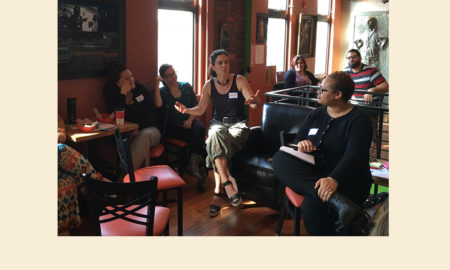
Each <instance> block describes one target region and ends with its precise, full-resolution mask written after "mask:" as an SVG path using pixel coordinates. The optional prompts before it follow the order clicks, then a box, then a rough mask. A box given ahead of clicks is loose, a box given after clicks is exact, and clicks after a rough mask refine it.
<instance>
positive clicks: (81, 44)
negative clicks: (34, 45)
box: [58, 0, 125, 80]
mask: <svg viewBox="0 0 450 270" xmlns="http://www.w3.org/2000/svg"><path fill="white" fill-rule="evenodd" d="M110 62H119V63H122V64H125V1H124V0H58V80H67V79H79V78H89V77H103V76H106V68H107V65H108V63H110Z"/></svg>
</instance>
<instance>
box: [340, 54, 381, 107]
mask: <svg viewBox="0 0 450 270" xmlns="http://www.w3.org/2000/svg"><path fill="white" fill-rule="evenodd" d="M347 60H348V66H347V67H346V68H345V69H344V71H345V72H347V73H348V74H350V76H351V77H352V79H353V81H354V82H355V90H365V91H369V92H377V93H386V92H388V91H389V84H388V83H387V82H386V80H385V79H384V77H383V75H382V74H381V72H380V71H379V70H378V69H376V68H375V67H373V66H368V65H365V64H363V63H362V62H361V54H360V53H359V51H358V50H356V49H351V50H349V51H348V53H347ZM372 96H373V95H371V94H363V93H357V92H355V94H354V95H353V98H354V99H360V100H362V99H364V101H365V102H366V103H371V102H372V100H374V99H373V97H372ZM380 99H381V98H380Z"/></svg>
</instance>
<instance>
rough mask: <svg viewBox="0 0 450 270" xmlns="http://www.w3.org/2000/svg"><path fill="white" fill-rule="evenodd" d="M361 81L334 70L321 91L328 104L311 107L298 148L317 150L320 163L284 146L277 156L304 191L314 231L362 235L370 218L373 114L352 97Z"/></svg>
mask: <svg viewBox="0 0 450 270" xmlns="http://www.w3.org/2000/svg"><path fill="white" fill-rule="evenodd" d="M354 87H355V84H354V82H353V80H352V78H351V77H350V75H348V74H347V73H346V72H343V71H338V72H334V73H332V74H330V75H329V76H328V77H326V78H325V80H324V81H323V82H322V86H321V88H320V90H319V91H318V95H319V96H318V102H319V104H321V105H322V106H320V107H319V108H317V109H315V110H314V111H312V112H310V113H309V114H308V115H307V117H306V118H305V120H304V122H303V123H302V126H301V128H300V130H299V131H298V133H297V136H296V140H297V141H298V151H300V152H305V153H311V154H312V155H313V156H314V160H315V165H311V164H309V163H306V162H304V161H302V160H300V159H298V158H296V157H294V156H291V155H290V154H287V153H285V152H282V151H279V152H277V153H276V154H275V155H274V157H273V167H274V171H275V175H276V176H277V178H278V179H279V180H280V181H282V182H283V183H284V184H286V185H287V186H288V187H290V188H291V189H292V190H294V191H295V192H296V193H298V194H301V195H303V196H304V201H303V204H302V213H303V219H304V223H305V228H306V230H307V232H308V235H336V227H335V225H334V222H335V221H337V220H338V221H340V224H341V226H340V227H339V228H338V230H339V232H338V233H339V234H341V235H342V234H350V235H360V234H361V230H362V228H363V227H364V225H365V224H367V222H368V220H367V218H366V215H365V214H364V212H363V211H362V210H361V208H360V205H361V204H362V202H363V201H364V200H365V199H366V198H367V196H368V195H369V191H370V186H371V184H372V178H371V174H370V168H369V148H370V143H371V140H372V126H371V123H370V119H369V118H368V116H367V115H366V114H365V112H363V111H361V110H360V109H359V108H357V107H355V106H353V105H352V104H351V103H349V102H348V101H349V99H350V98H351V96H352V95H353V92H354Z"/></svg>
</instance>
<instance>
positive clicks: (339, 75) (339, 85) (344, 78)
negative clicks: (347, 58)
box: [326, 71, 355, 101]
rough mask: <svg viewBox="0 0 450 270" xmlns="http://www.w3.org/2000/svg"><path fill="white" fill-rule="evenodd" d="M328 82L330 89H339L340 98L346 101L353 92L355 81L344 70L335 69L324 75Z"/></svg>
mask: <svg viewBox="0 0 450 270" xmlns="http://www.w3.org/2000/svg"><path fill="white" fill-rule="evenodd" d="M326 79H327V81H329V80H331V81H329V82H330V85H331V89H330V90H332V91H335V92H336V91H341V92H342V99H343V100H344V101H348V100H349V99H350V98H351V97H352V95H353V93H354V92H355V82H354V81H353V79H352V77H350V75H349V74H348V73H347V72H345V71H336V72H333V73H331V74H330V75H328V76H327V77H326Z"/></svg>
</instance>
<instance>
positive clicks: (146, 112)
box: [103, 65, 161, 169]
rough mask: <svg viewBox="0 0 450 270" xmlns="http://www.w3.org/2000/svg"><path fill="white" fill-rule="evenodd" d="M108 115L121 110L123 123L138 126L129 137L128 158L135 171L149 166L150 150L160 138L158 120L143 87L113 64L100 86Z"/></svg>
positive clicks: (151, 97) (122, 68)
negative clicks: (108, 74) (107, 76)
mask: <svg viewBox="0 0 450 270" xmlns="http://www.w3.org/2000/svg"><path fill="white" fill-rule="evenodd" d="M103 90H104V92H103V94H104V96H105V100H106V105H107V107H108V110H109V112H114V111H116V110H123V109H125V120H126V121H130V122H133V123H136V124H138V125H139V131H135V132H133V134H131V147H130V148H131V155H132V159H133V166H134V168H135V169H138V168H141V167H142V166H148V165H149V164H150V147H153V146H155V145H157V144H158V143H159V141H160V139H161V133H160V131H159V128H160V123H159V122H160V121H159V116H158V114H157V112H156V109H155V105H154V103H153V95H152V93H151V92H150V91H149V90H148V88H147V87H145V86H144V85H143V84H140V83H139V82H137V81H135V80H134V76H133V74H132V73H131V71H130V70H129V69H128V68H126V67H124V66H122V65H117V66H115V67H113V68H112V69H111V71H110V76H109V78H108V80H107V81H106V84H105V87H104V89H103Z"/></svg>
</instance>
